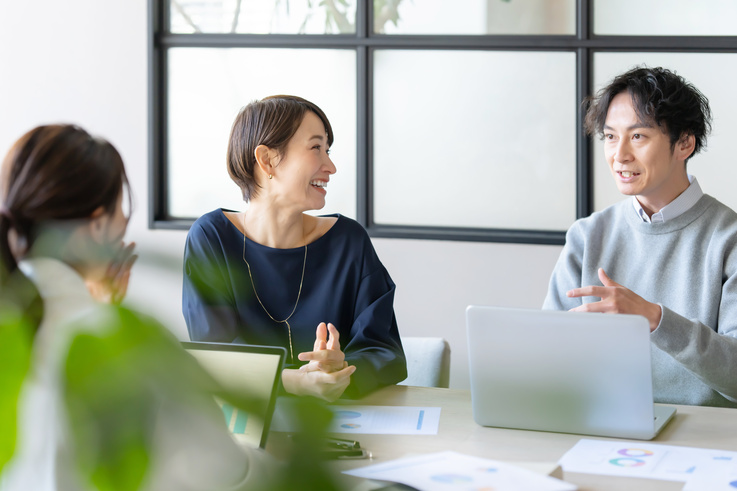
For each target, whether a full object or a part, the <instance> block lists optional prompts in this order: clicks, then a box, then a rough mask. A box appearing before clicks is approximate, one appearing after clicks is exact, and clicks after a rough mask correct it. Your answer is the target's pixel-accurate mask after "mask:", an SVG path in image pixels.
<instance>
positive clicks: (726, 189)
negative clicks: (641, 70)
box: [594, 53, 737, 210]
mask: <svg viewBox="0 0 737 491" xmlns="http://www.w3.org/2000/svg"><path fill="white" fill-rule="evenodd" d="M638 64H647V65H648V66H662V67H665V68H668V69H670V70H674V71H676V73H678V74H679V75H681V76H683V77H684V78H685V79H686V80H688V81H689V82H691V83H692V84H693V85H695V86H696V88H698V89H699V90H700V91H701V92H702V93H703V94H704V95H705V96H706V97H707V98H708V99H709V104H710V105H711V110H712V115H713V117H714V121H713V130H712V133H711V135H710V136H709V138H708V139H707V146H706V148H705V149H702V151H701V152H700V153H699V154H698V155H696V156H695V157H693V158H692V159H691V160H689V162H688V172H689V173H690V174H693V175H695V176H696V177H697V178H698V180H699V184H700V185H701V188H702V189H703V190H704V192H705V193H707V194H710V195H712V196H714V197H715V198H717V199H718V200H719V201H721V202H722V203H724V204H726V205H727V206H729V207H731V208H733V209H737V194H735V192H734V187H735V183H737V167H736V166H735V165H734V148H733V147H732V144H733V140H734V138H733V136H732V135H734V134H735V133H737V98H735V97H734V90H733V89H732V87H731V85H730V84H728V83H725V80H735V78H736V77H737V54H732V53H729V54H727V53H722V54H718V53H596V55H595V56H594V83H595V86H596V88H597V89H600V88H601V87H603V86H604V85H606V84H607V83H609V82H610V81H611V79H612V78H614V77H615V76H616V75H618V74H620V73H622V72H624V71H626V70H629V69H630V68H632V67H634V66H635V65H638ZM622 199H625V197H624V196H622V195H621V194H620V193H619V191H618V190H617V186H616V184H615V183H614V179H613V178H612V176H611V174H610V173H609V166H608V165H607V163H606V160H605V159H604V144H603V142H601V141H600V140H598V139H597V140H595V143H594V207H595V209H596V210H602V209H604V208H606V207H607V206H609V205H610V204H613V203H616V202H617V201H621V200H622Z"/></svg>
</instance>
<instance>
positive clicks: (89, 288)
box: [0, 125, 270, 491]
mask: <svg viewBox="0 0 737 491" xmlns="http://www.w3.org/2000/svg"><path fill="white" fill-rule="evenodd" d="M0 179H1V181H0V184H1V188H0V199H1V201H0V203H1V205H0V260H1V267H0V280H1V282H0V297H2V300H3V302H4V305H15V306H16V307H17V308H19V309H20V310H22V311H23V312H24V313H25V314H26V317H27V318H28V319H30V325H31V326H32V328H31V329H30V331H32V332H31V333H30V334H29V337H31V338H32V344H31V348H30V353H29V361H30V363H29V368H28V369H27V372H26V373H25V374H24V376H23V378H22V383H21V384H18V386H19V387H20V390H19V391H18V394H17V422H16V421H10V422H8V421H5V422H3V425H4V426H2V428H3V429H7V428H8V427H11V432H14V431H16V430H17V439H16V442H15V446H14V448H10V454H11V455H12V458H10V460H8V459H7V458H5V460H6V461H7V462H5V461H3V460H2V459H0V490H3V491H5V490H34V491H42V490H85V489H151V490H167V489H172V490H174V489H176V490H218V489H228V490H231V489H233V490H234V489H254V488H257V487H258V486H257V484H259V483H260V484H262V485H267V484H266V483H265V482H264V477H265V476H266V475H267V474H268V469H269V468H270V466H269V465H268V463H266V462H265V461H266V460H267V458H266V456H265V454H263V453H262V452H260V451H258V450H254V451H244V450H243V449H241V448H240V447H239V446H238V445H237V444H236V443H235V442H234V440H233V439H232V438H231V436H230V435H229V434H228V431H227V428H226V426H225V424H224V418H223V415H222V412H221V411H220V410H219V409H218V407H217V405H216V404H215V403H214V401H213V399H212V397H211V395H210V393H208V392H206V391H205V390H204V388H205V387H209V386H208V385H207V384H208V383H209V382H210V380H209V379H208V378H207V376H206V375H204V374H203V373H202V372H201V370H199V367H197V366H196V364H195V363H194V362H193V360H191V359H190V358H189V357H188V356H187V355H186V354H185V353H184V352H183V350H181V348H180V346H179V344H178V343H177V341H176V340H175V339H174V338H173V337H172V336H171V335H169V334H168V333H166V332H165V330H164V329H163V328H162V327H161V326H160V325H158V324H157V323H155V322H154V321H152V320H151V319H148V318H146V317H144V316H142V315H140V314H137V313H135V312H132V311H129V310H127V309H124V308H120V307H115V306H114V305H109V304H117V303H119V302H120V301H121V300H122V298H123V297H124V295H125V292H126V289H127V285H128V278H129V274H130V269H131V266H132V264H133V262H134V260H135V258H136V256H135V255H133V244H130V245H128V246H125V245H124V244H123V242H122V239H123V236H124V234H125V231H126V228H127V224H128V217H127V216H126V215H125V213H124V211H123V209H124V206H123V203H124V201H126V202H127V205H128V209H130V194H129V192H128V181H127V177H126V173H125V168H124V166H123V161H122V159H121V157H120V155H119V153H118V152H117V150H116V149H115V148H114V147H113V146H112V145H111V144H110V143H108V142H107V141H105V140H103V139H100V138H94V137H92V136H90V135H89V134H88V133H87V132H86V131H84V130H83V129H81V128H79V127H77V126H72V125H48V126H40V127H37V128H35V129H33V130H31V131H29V132H28V133H26V134H25V135H23V136H22V137H21V138H20V139H19V140H18V141H17V142H16V143H15V144H14V145H13V147H12V148H11V150H10V152H9V153H8V155H7V157H6V158H5V160H4V162H3V166H2V175H1V177H0ZM0 328H3V329H4V328H5V326H0ZM4 363H7V361H5V360H4ZM10 368H11V369H12V368H13V367H10ZM3 369H4V370H5V369H6V367H4V368H3ZM198 389H203V390H198ZM0 390H2V391H6V388H4V387H3V388H0ZM0 396H2V397H3V398H5V399H7V397H8V394H7V393H5V394H0ZM3 450H6V449H3ZM6 453H7V452H6ZM0 457H4V456H0ZM261 460H263V461H264V462H260V463H259V461H261ZM3 464H5V466H4V467H3Z"/></svg>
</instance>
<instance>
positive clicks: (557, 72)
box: [373, 50, 578, 230]
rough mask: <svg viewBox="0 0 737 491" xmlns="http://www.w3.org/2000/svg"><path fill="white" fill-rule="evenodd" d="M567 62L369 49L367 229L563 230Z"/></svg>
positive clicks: (568, 157)
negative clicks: (370, 191) (372, 224)
mask: <svg viewBox="0 0 737 491" xmlns="http://www.w3.org/2000/svg"><path fill="white" fill-rule="evenodd" d="M575 62H576V59H575V55H574V54H573V53H570V52H546V53H542V52H499V51H455V50H454V51H417V50H411V51H408V50H377V51H376V52H375V53H374V123H373V132H374V144H373V148H374V163H373V169H374V182H373V186H374V187H373V188H374V218H375V221H376V223H380V224H396V225H400V224H407V225H426V226H448V227H485V228H510V229H528V230H566V229H567V228H568V227H569V226H570V225H571V223H573V221H574V220H575V218H576V213H575V209H576V208H575V205H576V152H575V150H576V149H575V146H576V125H575V123H576V110H577V107H578V104H577V101H576V84H575Z"/></svg>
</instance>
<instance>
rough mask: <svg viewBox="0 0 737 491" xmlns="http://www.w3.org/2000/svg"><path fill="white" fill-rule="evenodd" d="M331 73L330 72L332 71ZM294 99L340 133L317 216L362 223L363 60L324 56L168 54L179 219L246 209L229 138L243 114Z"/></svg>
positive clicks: (172, 204) (174, 204)
mask: <svg viewBox="0 0 737 491" xmlns="http://www.w3.org/2000/svg"><path fill="white" fill-rule="evenodd" d="M328 68H329V69H328ZM275 94H292V95H298V96H300V97H304V98H305V99H307V100H309V101H312V102H314V103H315V104H317V105H318V106H319V107H320V108H321V109H322V110H323V111H324V112H325V114H326V115H327V116H328V119H329V120H330V124H331V125H332V127H333V131H334V133H335V142H334V143H333V147H332V148H331V149H330V151H331V154H330V157H331V158H332V160H333V162H334V163H335V165H336V167H337V169H338V171H337V173H336V174H335V175H333V176H331V178H330V184H329V186H328V188H327V191H328V194H327V198H326V205H325V208H323V210H321V211H318V212H316V213H336V212H337V213H342V214H344V215H346V216H349V217H355V215H356V54H355V51H353V50H337V49H335V50H325V49H250V48H233V49H222V48H220V49H208V48H172V49H170V50H169V112H168V120H167V124H168V130H169V135H168V136H169V137H168V152H169V160H168V181H167V182H168V190H169V211H170V214H171V215H172V216H174V217H198V216H200V215H202V214H203V213H206V212H208V211H211V210H213V209H215V208H217V207H226V208H231V209H236V210H243V209H245V204H244V203H243V201H242V195H241V191H240V188H238V186H237V185H236V184H235V183H234V182H233V181H231V179H230V177H229V176H228V171H227V169H226V165H225V156H226V151H227V146H228V136H229V135H230V127H231V125H232V124H233V120H234V119H235V116H236V115H237V113H238V111H239V110H240V108H241V107H243V106H245V105H246V104H248V103H249V102H250V101H252V100H254V99H260V98H262V97H266V96H269V95H275Z"/></svg>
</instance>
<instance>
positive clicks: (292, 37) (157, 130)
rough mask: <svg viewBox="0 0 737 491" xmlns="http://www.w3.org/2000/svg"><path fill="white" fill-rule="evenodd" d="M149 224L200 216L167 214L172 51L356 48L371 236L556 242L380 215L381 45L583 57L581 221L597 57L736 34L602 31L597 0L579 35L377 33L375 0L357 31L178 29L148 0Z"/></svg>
mask: <svg viewBox="0 0 737 491" xmlns="http://www.w3.org/2000/svg"><path fill="white" fill-rule="evenodd" d="M148 8H149V22H148V24H149V26H148V35H149V36H148V50H149V52H148V58H149V59H148V63H149V70H148V76H149V80H148V85H149V120H148V123H149V190H148V191H149V228H151V229H185V230H186V229H188V228H189V227H190V226H191V224H192V222H193V221H194V218H196V217H193V218H187V219H182V218H176V217H172V216H171V215H170V214H169V212H168V188H167V180H166V176H167V174H168V168H167V158H168V155H167V139H166V138H167V132H168V129H167V127H166V114H167V111H168V94H167V75H168V74H167V61H168V60H167V50H168V49H169V48H181V47H193V48H194V47H208V48H233V47H246V48H297V49H299V48H303V49H306V48H335V49H352V50H355V52H356V81H357V86H356V104H357V107H356V117H357V125H356V129H357V135H356V165H357V169H356V186H357V188H356V200H357V203H356V219H357V221H358V222H359V223H361V224H362V225H363V226H364V227H365V228H366V230H367V231H368V233H369V235H371V236H372V237H388V238H404V239H426V240H456V241H478V242H501V243H520V244H552V245H560V244H563V243H564V242H565V230H562V231H549V230H527V229H491V228H466V227H436V226H413V225H385V224H377V223H375V222H374V217H373V172H372V163H373V160H372V159H373V147H372V143H373V133H372V128H373V114H372V107H373V70H372V66H373V64H372V60H373V54H374V52H375V51H376V50H377V49H403V50H407V49H417V50H423V49H432V50H464V51H465V50H484V51H539V52H544V51H551V52H561V51H563V52H574V53H575V54H576V128H577V130H576V218H582V217H586V216H588V215H590V214H591V213H592V212H593V211H594V210H593V206H594V205H593V203H594V200H593V193H594V191H593V168H592V165H593V161H594V159H593V154H592V151H593V144H592V143H593V140H592V138H589V137H586V136H585V135H584V132H583V116H584V113H583V110H582V107H581V101H583V100H584V99H585V97H587V96H588V95H589V94H591V92H592V84H593V59H594V55H595V53H600V52H679V53H680V52H684V53H686V52H688V53H737V36H597V35H595V34H594V33H593V22H594V16H593V9H594V0H576V23H575V26H576V33H575V34H574V35H470V36H459V35H452V36H446V35H384V34H374V33H373V32H372V31H373V30H372V29H371V28H370V26H373V0H357V7H356V32H355V34H319V35H307V34H201V33H196V34H173V33H170V32H168V31H167V26H168V25H169V19H168V15H169V12H168V9H167V0H148Z"/></svg>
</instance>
